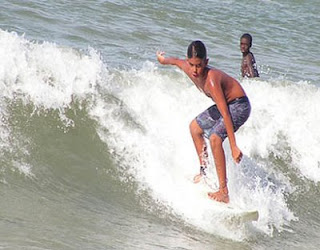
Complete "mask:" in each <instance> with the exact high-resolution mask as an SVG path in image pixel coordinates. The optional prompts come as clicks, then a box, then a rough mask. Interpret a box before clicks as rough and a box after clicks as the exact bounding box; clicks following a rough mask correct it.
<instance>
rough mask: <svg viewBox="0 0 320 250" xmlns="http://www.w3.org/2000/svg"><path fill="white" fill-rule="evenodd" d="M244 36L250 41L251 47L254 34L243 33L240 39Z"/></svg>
mask: <svg viewBox="0 0 320 250" xmlns="http://www.w3.org/2000/svg"><path fill="white" fill-rule="evenodd" d="M242 38H245V39H247V40H248V42H249V44H250V45H249V46H250V48H251V46H252V36H251V35H250V34H249V33H245V34H243V35H242V36H241V38H240V41H241V40H242Z"/></svg>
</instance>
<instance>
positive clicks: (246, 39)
mask: <svg viewBox="0 0 320 250" xmlns="http://www.w3.org/2000/svg"><path fill="white" fill-rule="evenodd" d="M251 46H252V36H251V35H250V34H248V33H245V34H243V35H242V36H241V38H240V51H241V52H242V63H241V74H242V77H250V78H251V77H259V73H258V69H257V64H256V60H255V59H254V56H253V54H252V52H250V48H251Z"/></svg>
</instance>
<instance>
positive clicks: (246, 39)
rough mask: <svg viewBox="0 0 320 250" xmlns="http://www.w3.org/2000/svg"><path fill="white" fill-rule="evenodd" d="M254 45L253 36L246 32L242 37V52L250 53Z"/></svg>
mask: <svg viewBox="0 0 320 250" xmlns="http://www.w3.org/2000/svg"><path fill="white" fill-rule="evenodd" d="M251 46H252V36H251V35H250V34H248V33H245V34H243V35H242V36H241V38H240V50H241V52H242V53H245V54H246V53H248V52H249V50H250V48H251Z"/></svg>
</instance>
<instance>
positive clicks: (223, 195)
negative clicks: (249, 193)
mask: <svg viewBox="0 0 320 250" xmlns="http://www.w3.org/2000/svg"><path fill="white" fill-rule="evenodd" d="M208 196H209V198H210V199H212V200H215V201H219V202H224V203H229V194H228V188H226V187H225V188H223V189H219V191H217V192H209V193H208Z"/></svg>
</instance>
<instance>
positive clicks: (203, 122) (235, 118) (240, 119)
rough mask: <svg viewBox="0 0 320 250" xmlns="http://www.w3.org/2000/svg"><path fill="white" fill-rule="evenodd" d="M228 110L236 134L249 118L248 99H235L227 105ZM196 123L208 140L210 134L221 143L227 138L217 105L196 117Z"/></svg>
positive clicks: (245, 97)
mask: <svg viewBox="0 0 320 250" xmlns="http://www.w3.org/2000/svg"><path fill="white" fill-rule="evenodd" d="M228 108H229V112H230V115H231V119H232V122H233V129H234V132H236V131H237V130H238V129H239V128H240V126H241V125H242V124H244V123H245V121H246V120H247V119H248V118H249V115H250V111H251V106H250V102H249V99H248V97H247V96H243V97H239V98H236V99H235V100H233V101H231V102H230V103H228ZM196 121H197V123H198V125H199V126H200V128H201V129H202V130H203V131H204V136H205V137H206V138H210V136H211V135H212V134H217V135H218V136H220V138H221V139H222V141H223V140H224V139H225V138H226V137H227V136H228V135H227V130H226V127H225V125H224V121H223V118H222V116H221V114H220V112H219V110H218V108H217V105H213V106H211V107H210V108H208V109H206V110H205V111H204V112H202V113H201V114H199V115H198V116H197V117H196Z"/></svg>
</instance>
